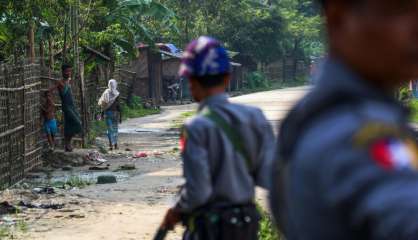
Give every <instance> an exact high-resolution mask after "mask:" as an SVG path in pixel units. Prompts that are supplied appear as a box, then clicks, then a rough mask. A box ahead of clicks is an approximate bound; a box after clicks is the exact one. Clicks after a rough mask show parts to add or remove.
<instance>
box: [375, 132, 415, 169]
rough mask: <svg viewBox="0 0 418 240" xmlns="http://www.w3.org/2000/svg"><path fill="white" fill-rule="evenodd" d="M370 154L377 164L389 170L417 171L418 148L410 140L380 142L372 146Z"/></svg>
mask: <svg viewBox="0 0 418 240" xmlns="http://www.w3.org/2000/svg"><path fill="white" fill-rule="evenodd" d="M370 154H371V156H372V158H373V160H375V161H376V163H377V164H379V165H380V166H381V167H383V168H384V169H387V170H394V169H417V163H418V157H417V156H418V154H417V148H416V146H415V143H413V142H411V141H408V140H399V139H383V140H379V141H377V142H375V143H374V144H372V145H371V148H370Z"/></svg>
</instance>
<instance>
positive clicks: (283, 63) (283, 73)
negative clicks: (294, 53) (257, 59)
mask: <svg viewBox="0 0 418 240" xmlns="http://www.w3.org/2000/svg"><path fill="white" fill-rule="evenodd" d="M286 59H287V58H286V54H284V55H283V59H282V83H285V82H286V77H287V76H286Z"/></svg>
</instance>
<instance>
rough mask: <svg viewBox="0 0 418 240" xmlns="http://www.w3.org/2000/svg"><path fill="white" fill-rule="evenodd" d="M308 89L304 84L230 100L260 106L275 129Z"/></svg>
mask: <svg viewBox="0 0 418 240" xmlns="http://www.w3.org/2000/svg"><path fill="white" fill-rule="evenodd" d="M309 89H310V87H308V86H304V87H295V88H286V89H279V90H272V91H267V92H259V93H253V94H249V95H243V96H239V97H234V98H231V101H232V102H234V103H240V104H246V105H251V106H255V107H259V108H261V110H263V112H264V114H265V115H266V117H267V119H268V120H269V121H270V122H271V124H272V125H273V127H274V128H275V129H277V126H278V125H279V124H280V122H281V120H283V118H284V117H285V116H286V114H287V113H288V111H289V110H290V109H291V108H292V107H293V106H294V105H295V103H296V102H297V101H298V100H299V99H301V98H302V97H303V96H304V95H305V94H306V93H307V92H308V91H309Z"/></svg>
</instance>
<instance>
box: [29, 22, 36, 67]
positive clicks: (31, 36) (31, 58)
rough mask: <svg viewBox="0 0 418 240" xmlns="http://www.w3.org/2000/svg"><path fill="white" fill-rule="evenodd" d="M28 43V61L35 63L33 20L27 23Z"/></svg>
mask: <svg viewBox="0 0 418 240" xmlns="http://www.w3.org/2000/svg"><path fill="white" fill-rule="evenodd" d="M28 43H29V46H28V50H29V51H28V57H29V61H30V63H35V24H34V23H33V22H31V23H29V31H28Z"/></svg>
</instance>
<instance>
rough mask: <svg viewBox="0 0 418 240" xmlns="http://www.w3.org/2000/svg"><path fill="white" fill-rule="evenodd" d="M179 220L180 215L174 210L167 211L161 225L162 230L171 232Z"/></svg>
mask: <svg viewBox="0 0 418 240" xmlns="http://www.w3.org/2000/svg"><path fill="white" fill-rule="evenodd" d="M180 220H181V214H180V212H179V211H178V210H176V209H175V208H170V209H168V211H167V213H166V215H165V218H164V221H163V223H162V224H161V228H162V229H166V230H173V229H174V227H175V226H176V224H177V223H179V222H180Z"/></svg>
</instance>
